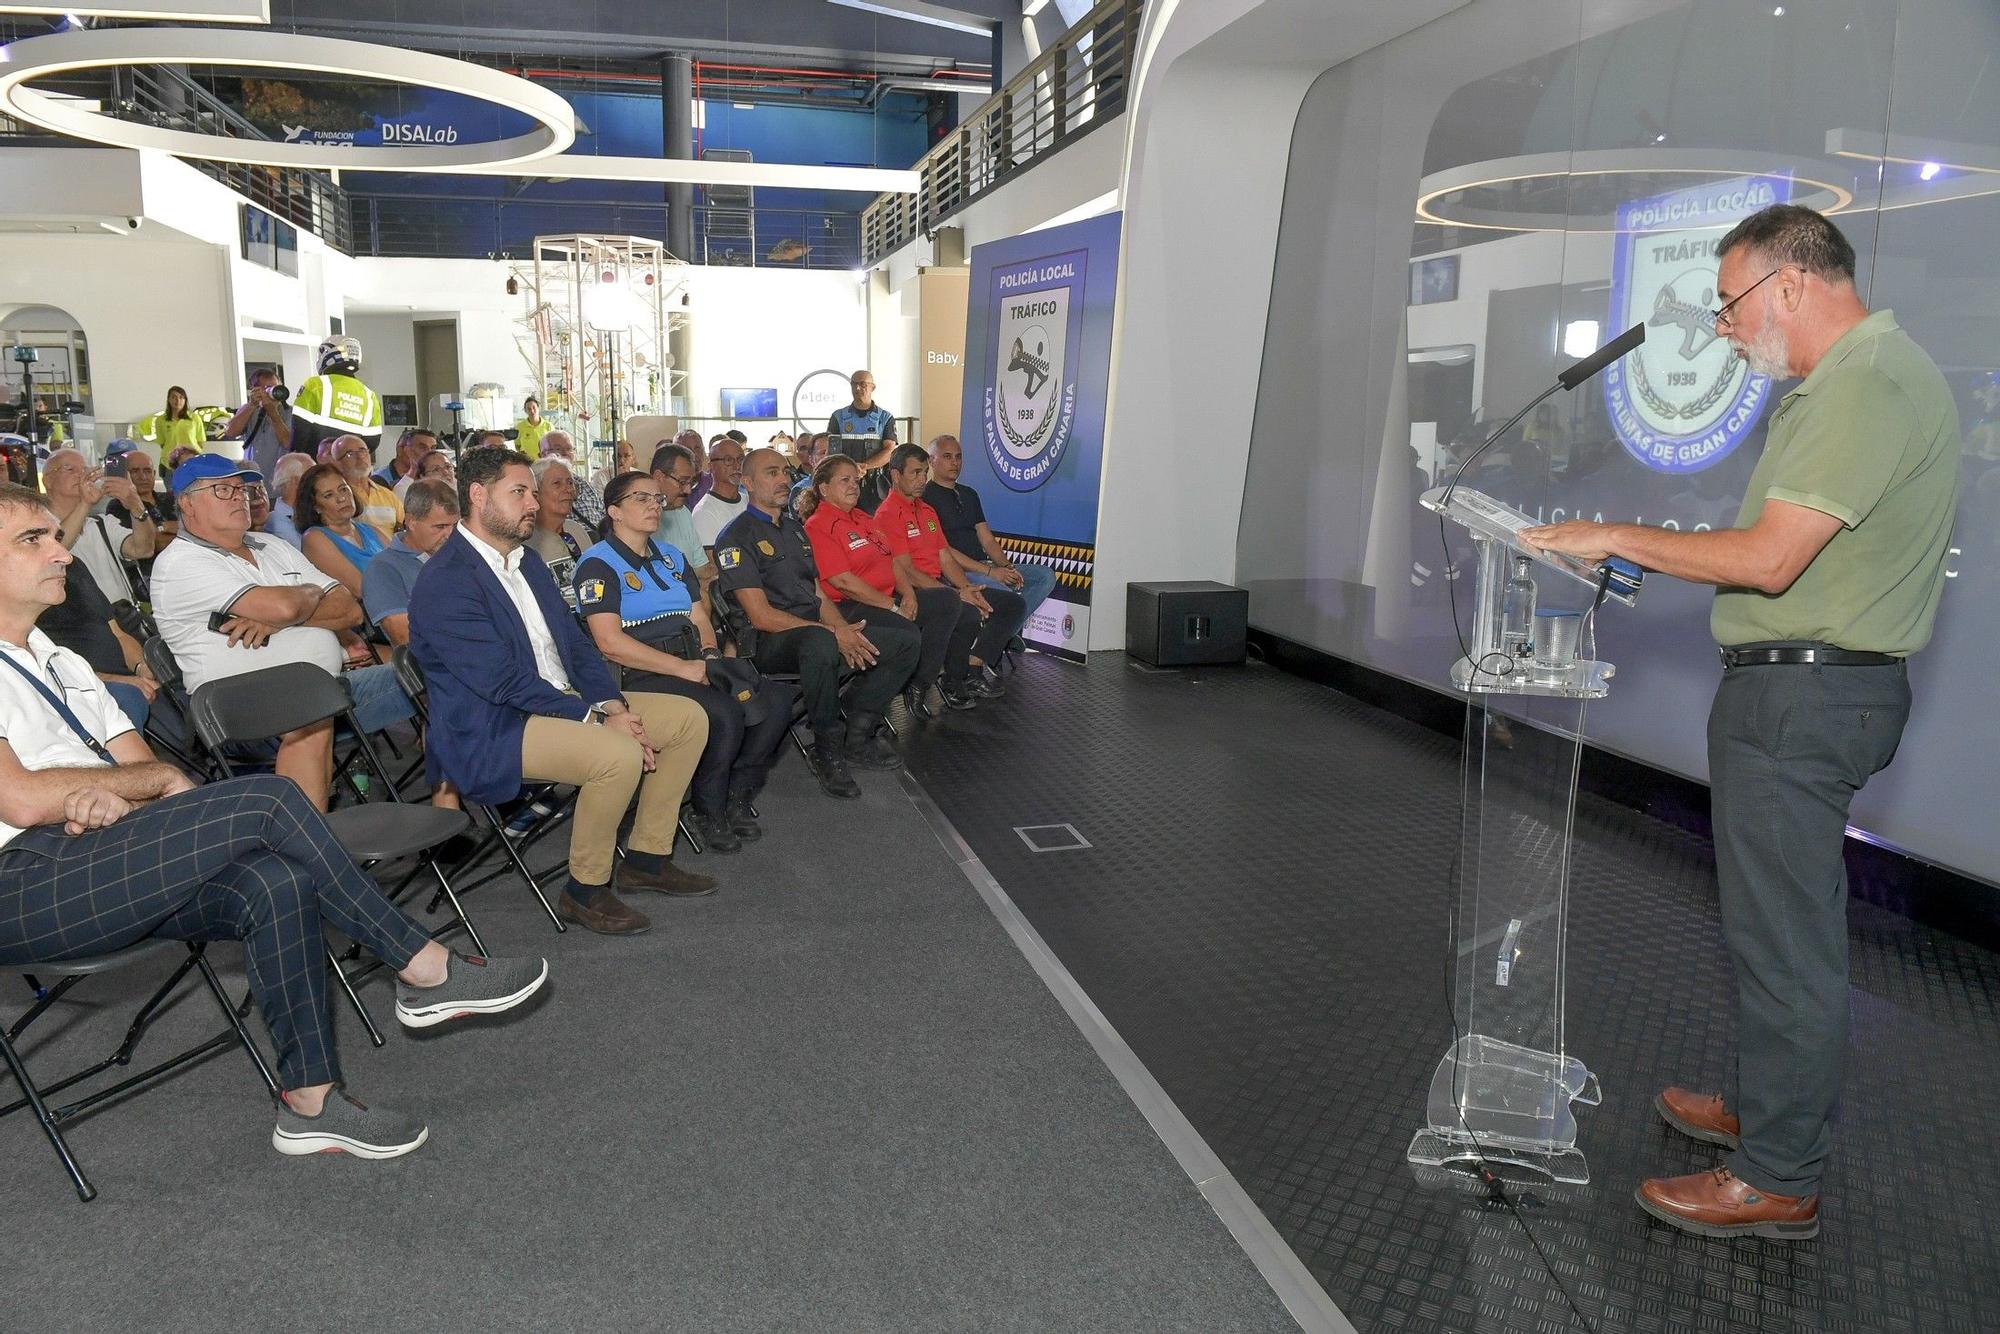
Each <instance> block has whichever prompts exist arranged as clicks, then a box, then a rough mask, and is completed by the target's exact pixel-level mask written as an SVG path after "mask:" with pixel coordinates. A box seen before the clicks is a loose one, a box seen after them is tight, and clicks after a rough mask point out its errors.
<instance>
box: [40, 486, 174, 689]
mask: <svg viewBox="0 0 2000 1334" xmlns="http://www.w3.org/2000/svg"><path fill="white" fill-rule="evenodd" d="M5 517H6V514H5V512H4V510H0V519H4V518H5ZM65 573H66V575H67V577H68V582H67V587H68V596H67V597H65V598H64V599H63V600H62V601H61V602H58V603H55V604H54V605H52V606H50V607H48V608H47V609H46V610H45V611H43V612H42V615H41V619H40V620H39V621H38V622H36V624H37V626H38V627H39V628H40V630H41V632H42V633H43V634H45V635H47V636H48V637H49V638H50V639H51V640H52V641H54V643H55V644H56V646H57V647H58V648H63V649H67V650H69V651H70V652H71V653H74V654H75V655H76V656H77V657H79V658H82V659H83V660H84V661H85V662H87V663H89V664H90V670H91V671H92V672H94V673H96V675H97V679H98V680H99V681H102V682H103V683H104V684H105V687H106V689H107V691H108V692H109V693H110V695H111V698H112V701H113V702H114V703H116V704H117V705H118V707H119V709H120V710H122V711H123V712H124V714H125V716H126V717H127V718H130V719H131V720H132V721H133V723H134V724H136V725H137V726H140V727H144V726H145V725H146V719H147V718H148V717H149V716H150V715H151V713H152V709H153V701H154V700H155V698H156V697H157V696H158V695H159V691H160V685H159V682H157V681H155V680H154V679H153V674H152V672H151V671H149V670H147V667H146V660H145V655H144V653H143V652H142V651H141V650H140V647H139V641H138V640H136V639H134V638H132V636H130V635H128V634H126V633H125V628H124V627H123V626H121V625H119V624H118V618H117V614H116V612H115V611H114V609H113V608H112V605H111V604H110V603H109V602H106V601H105V600H104V594H103V593H102V592H100V591H99V590H98V587H97V581H96V580H95V579H92V578H91V577H90V572H89V571H88V570H85V569H84V568H83V567H82V566H80V565H75V564H72V565H70V566H69V567H68V569H67V570H66V571H65Z"/></svg>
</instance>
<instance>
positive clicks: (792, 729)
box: [708, 583, 852, 769]
mask: <svg viewBox="0 0 2000 1334" xmlns="http://www.w3.org/2000/svg"><path fill="white" fill-rule="evenodd" d="M708 618H709V620H711V621H713V622H714V623H715V633H716V637H717V638H718V639H720V638H722V637H723V636H727V637H728V638H729V639H730V640H732V641H736V640H737V639H738V638H739V636H738V633H737V628H736V618H735V617H734V616H733V615H732V608H731V605H730V602H729V595H728V594H727V593H724V592H723V591H722V585H721V584H720V583H713V584H710V585H709V586H708ZM757 673H758V675H760V676H762V677H764V678H765V679H766V680H771V681H784V682H789V683H790V684H792V685H797V684H799V674H798V673H797V672H767V671H765V670H764V669H763V668H762V667H759V668H758V669H757ZM850 675H852V673H850V672H848V671H846V670H845V669H843V670H842V672H841V680H842V681H845V680H846V679H847V677H848V676H850ZM805 720H806V697H805V692H804V691H803V690H801V691H800V692H799V693H798V694H796V695H795V696H794V697H793V700H792V721H791V723H790V725H789V726H787V727H786V728H785V735H786V736H788V737H790V738H791V739H792V745H794V746H796V747H797V748H798V752H799V758H800V759H802V760H804V761H805V762H806V768H808V769H810V768H812V767H813V759H812V747H811V746H808V745H807V744H806V743H805V739H804V738H803V737H801V736H800V735H799V724H800V723H803V722H804V721H805Z"/></svg>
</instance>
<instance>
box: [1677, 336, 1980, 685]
mask: <svg viewBox="0 0 2000 1334" xmlns="http://www.w3.org/2000/svg"><path fill="white" fill-rule="evenodd" d="M1766 500H1783V501H1788V502H1790V503H1791V504H1794V505H1803V506H1805V507H1806V508H1807V509H1815V510H1818V511H1820V513H1822V514H1830V515H1832V516H1833V517H1834V518H1836V519H1838V520H1840V523H1841V527H1840V528H1839V529H1838V530H1836V531H1835V532H1834V535H1833V539H1832V540H1831V541H1829V542H1828V543H1827V544H1826V546H1825V547H1824V548H1822V549H1821V551H1820V553H1819V555H1818V556H1816V557H1814V558H1813V562H1812V564H1810V565H1808V566H1807V567H1806V569H1805V573H1803V574H1801V575H1800V576H1799V577H1798V579H1797V580H1795V581H1794V582H1793V584H1792V586H1791V587H1790V588H1788V589H1786V590H1785V591H1784V592H1782V593H1778V594H1775V595H1774V594H1767V593H1759V592H1755V591H1753V590H1750V589H1741V588H1724V589H1720V590H1718V591H1717V592H1716V595H1715V607H1714V609H1713V611H1712V612H1711V613H1710V615H1709V628H1710V629H1711V630H1712V631H1713V632H1714V634H1715V640H1716V642H1717V643H1718V644H1724V645H1730V644H1754V643H1759V642H1764V641H1769V640H1816V641H1819V642H1822V643H1827V644H1834V645H1838V646H1839V647H1841V648H1845V649H1856V650H1862V651H1866V652H1873V653H1894V654H1897V655H1899V656H1900V655H1904V654H1910V653H1914V652H1916V651H1917V650H1918V649H1920V648H1922V647H1923V646H1924V645H1925V644H1927V643H1929V642H1930V637H1931V624H1932V622H1933V621H1935V620H1936V619H1937V606H1938V597H1939V595H1940V594H1941V593H1942V592H1943V590H1944V565H1945V552H1946V548H1947V547H1948V546H1949V544H1950V542H1951V520H1952V513H1953V511H1954V510H1955V509H1956V508H1957V505H1958V406H1957V404H1956V403H1954V402H1953V400H1952V396H1951V389H1950V388H1949V387H1948V386H1947V385H1946V384H1945V380H1944V376H1943V375H1941V374H1939V373H1938V368H1937V366H1936V364H1935V363H1933V362H1932V361H1931V359H1930V357H1929V356H1928V355H1926V354H1925V352H1924V350H1923V349H1922V348H1920V347H1918V346H1917V345H1916V343H1915V342H1913V341H1912V340H1911V338H1910V336H1909V335H1908V334H1906V333H1904V332H1903V330H1902V329H1901V327H1899V326H1898V325H1897V323H1896V317H1895V314H1894V312H1892V311H1887V310H1878V311H1876V312H1875V313H1874V314H1872V315H1869V316H1868V317H1867V318H1866V319H1863V320H1862V321H1861V322H1860V323H1859V324H1857V325H1855V326H1854V327H1853V328H1852V329H1849V330H1848V331H1847V332H1846V333H1845V334H1842V335H1841V337H1840V341H1839V342H1837V343H1835V344H1834V345H1833V346H1832V347H1831V348H1828V349H1827V353H1826V355H1825V356H1824V357H1822V358H1821V359H1820V362H1819V364H1818V365H1817V366H1815V367H1813V369H1812V373H1811V374H1810V375H1808V376H1806V378H1805V379H1804V380H1802V381H1800V382H1799V386H1798V388H1796V389H1794V390H1792V392H1791V393H1789V394H1786V395H1785V397H1784V398H1783V399H1782V400H1781V401H1780V402H1779V404H1778V410H1777V412H1776V413H1775V414H1773V416H1772V418H1771V421H1770V424H1769V427H1768V433H1767V436H1766V439H1765V443H1764V456H1763V458H1761V459H1760V460H1758V463H1757V469H1756V471H1755V472H1753V473H1752V474H1751V475H1750V488H1749V490H1748V492H1747V493H1746V494H1745V495H1744V497H1743V509H1742V511H1741V512H1740V513H1739V514H1738V515H1737V517H1736V526H1737V527H1738V528H1748V527H1750V526H1752V525H1753V524H1755V523H1756V522H1757V516H1758V514H1759V513H1761V512H1762V510H1763V508H1764V502H1765V501H1766Z"/></svg>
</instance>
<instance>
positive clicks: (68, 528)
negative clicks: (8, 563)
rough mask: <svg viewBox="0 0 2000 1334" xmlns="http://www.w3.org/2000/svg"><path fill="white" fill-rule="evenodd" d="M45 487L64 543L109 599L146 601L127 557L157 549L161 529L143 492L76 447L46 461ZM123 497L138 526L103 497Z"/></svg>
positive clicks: (134, 559) (139, 556)
mask: <svg viewBox="0 0 2000 1334" xmlns="http://www.w3.org/2000/svg"><path fill="white" fill-rule="evenodd" d="M42 489H43V490H44V491H46V492H47V493H48V499H49V508H50V509H52V510H54V511H55V514H56V521H57V522H58V523H60V524H61V525H62V540H63V545H64V546H66V547H68V548H69V549H70V550H71V551H73V552H75V553H76V557H77V559H78V560H80V561H82V562H83V565H84V568H85V569H86V570H88V571H90V577H91V578H93V579H95V580H96V581H97V587H98V591H99V592H101V593H103V594H104V600H105V601H106V602H121V601H125V600H127V599H129V600H132V601H135V602H137V601H143V600H144V599H142V598H140V597H139V596H138V589H137V586H136V585H135V584H134V582H133V578H132V576H131V574H130V573H128V572H127V570H126V562H128V561H132V562H137V561H141V560H145V559H146V558H148V557H149V556H151V555H152V554H153V551H154V547H155V545H156V544H157V542H158V541H159V530H158V529H156V528H155V527H154V526H153V521H152V520H151V519H150V518H148V517H147V516H146V512H145V507H144V506H143V505H141V504H140V503H139V495H138V492H136V491H134V490H133V489H132V483H131V481H130V480H128V479H127V478H124V477H106V476H104V475H103V474H102V473H98V472H93V471H91V470H90V469H89V468H87V467H86V466H84V462H83V455H81V454H79V453H77V452H76V451H75V450H74V449H58V450H56V451H55V452H54V453H53V454H50V455H49V459H48V462H46V463H44V464H43V465H42ZM107 498H109V499H111V500H115V501H118V502H119V503H120V504H122V505H124V506H125V512H126V513H127V514H129V515H131V516H132V518H133V520H134V526H133V527H129V528H128V527H127V526H126V525H124V524H122V523H120V522H118V520H116V519H114V518H112V517H111V516H110V515H109V514H106V513H105V512H104V506H103V504H102V503H101V502H103V501H104V500H105V499H107Z"/></svg>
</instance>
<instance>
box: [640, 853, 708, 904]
mask: <svg viewBox="0 0 2000 1334" xmlns="http://www.w3.org/2000/svg"><path fill="white" fill-rule="evenodd" d="M618 887H619V888H620V889H624V890H633V889H650V890H652V891H653V892H654V893H655V894H670V895H672V896H673V897H675V898H677V899H698V898H701V897H702V896H703V895H705V894H713V893H714V892H715V877H714V876H712V875H701V874H698V873H697V872H694V871H683V870H682V869H681V868H680V867H678V866H676V865H674V859H673V858H671V857H662V858H660V869H659V870H657V871H642V870H640V869H639V868H638V867H636V866H634V865H632V863H631V862H629V861H628V862H626V863H625V865H624V866H622V867H620V868H619V870H618Z"/></svg>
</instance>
